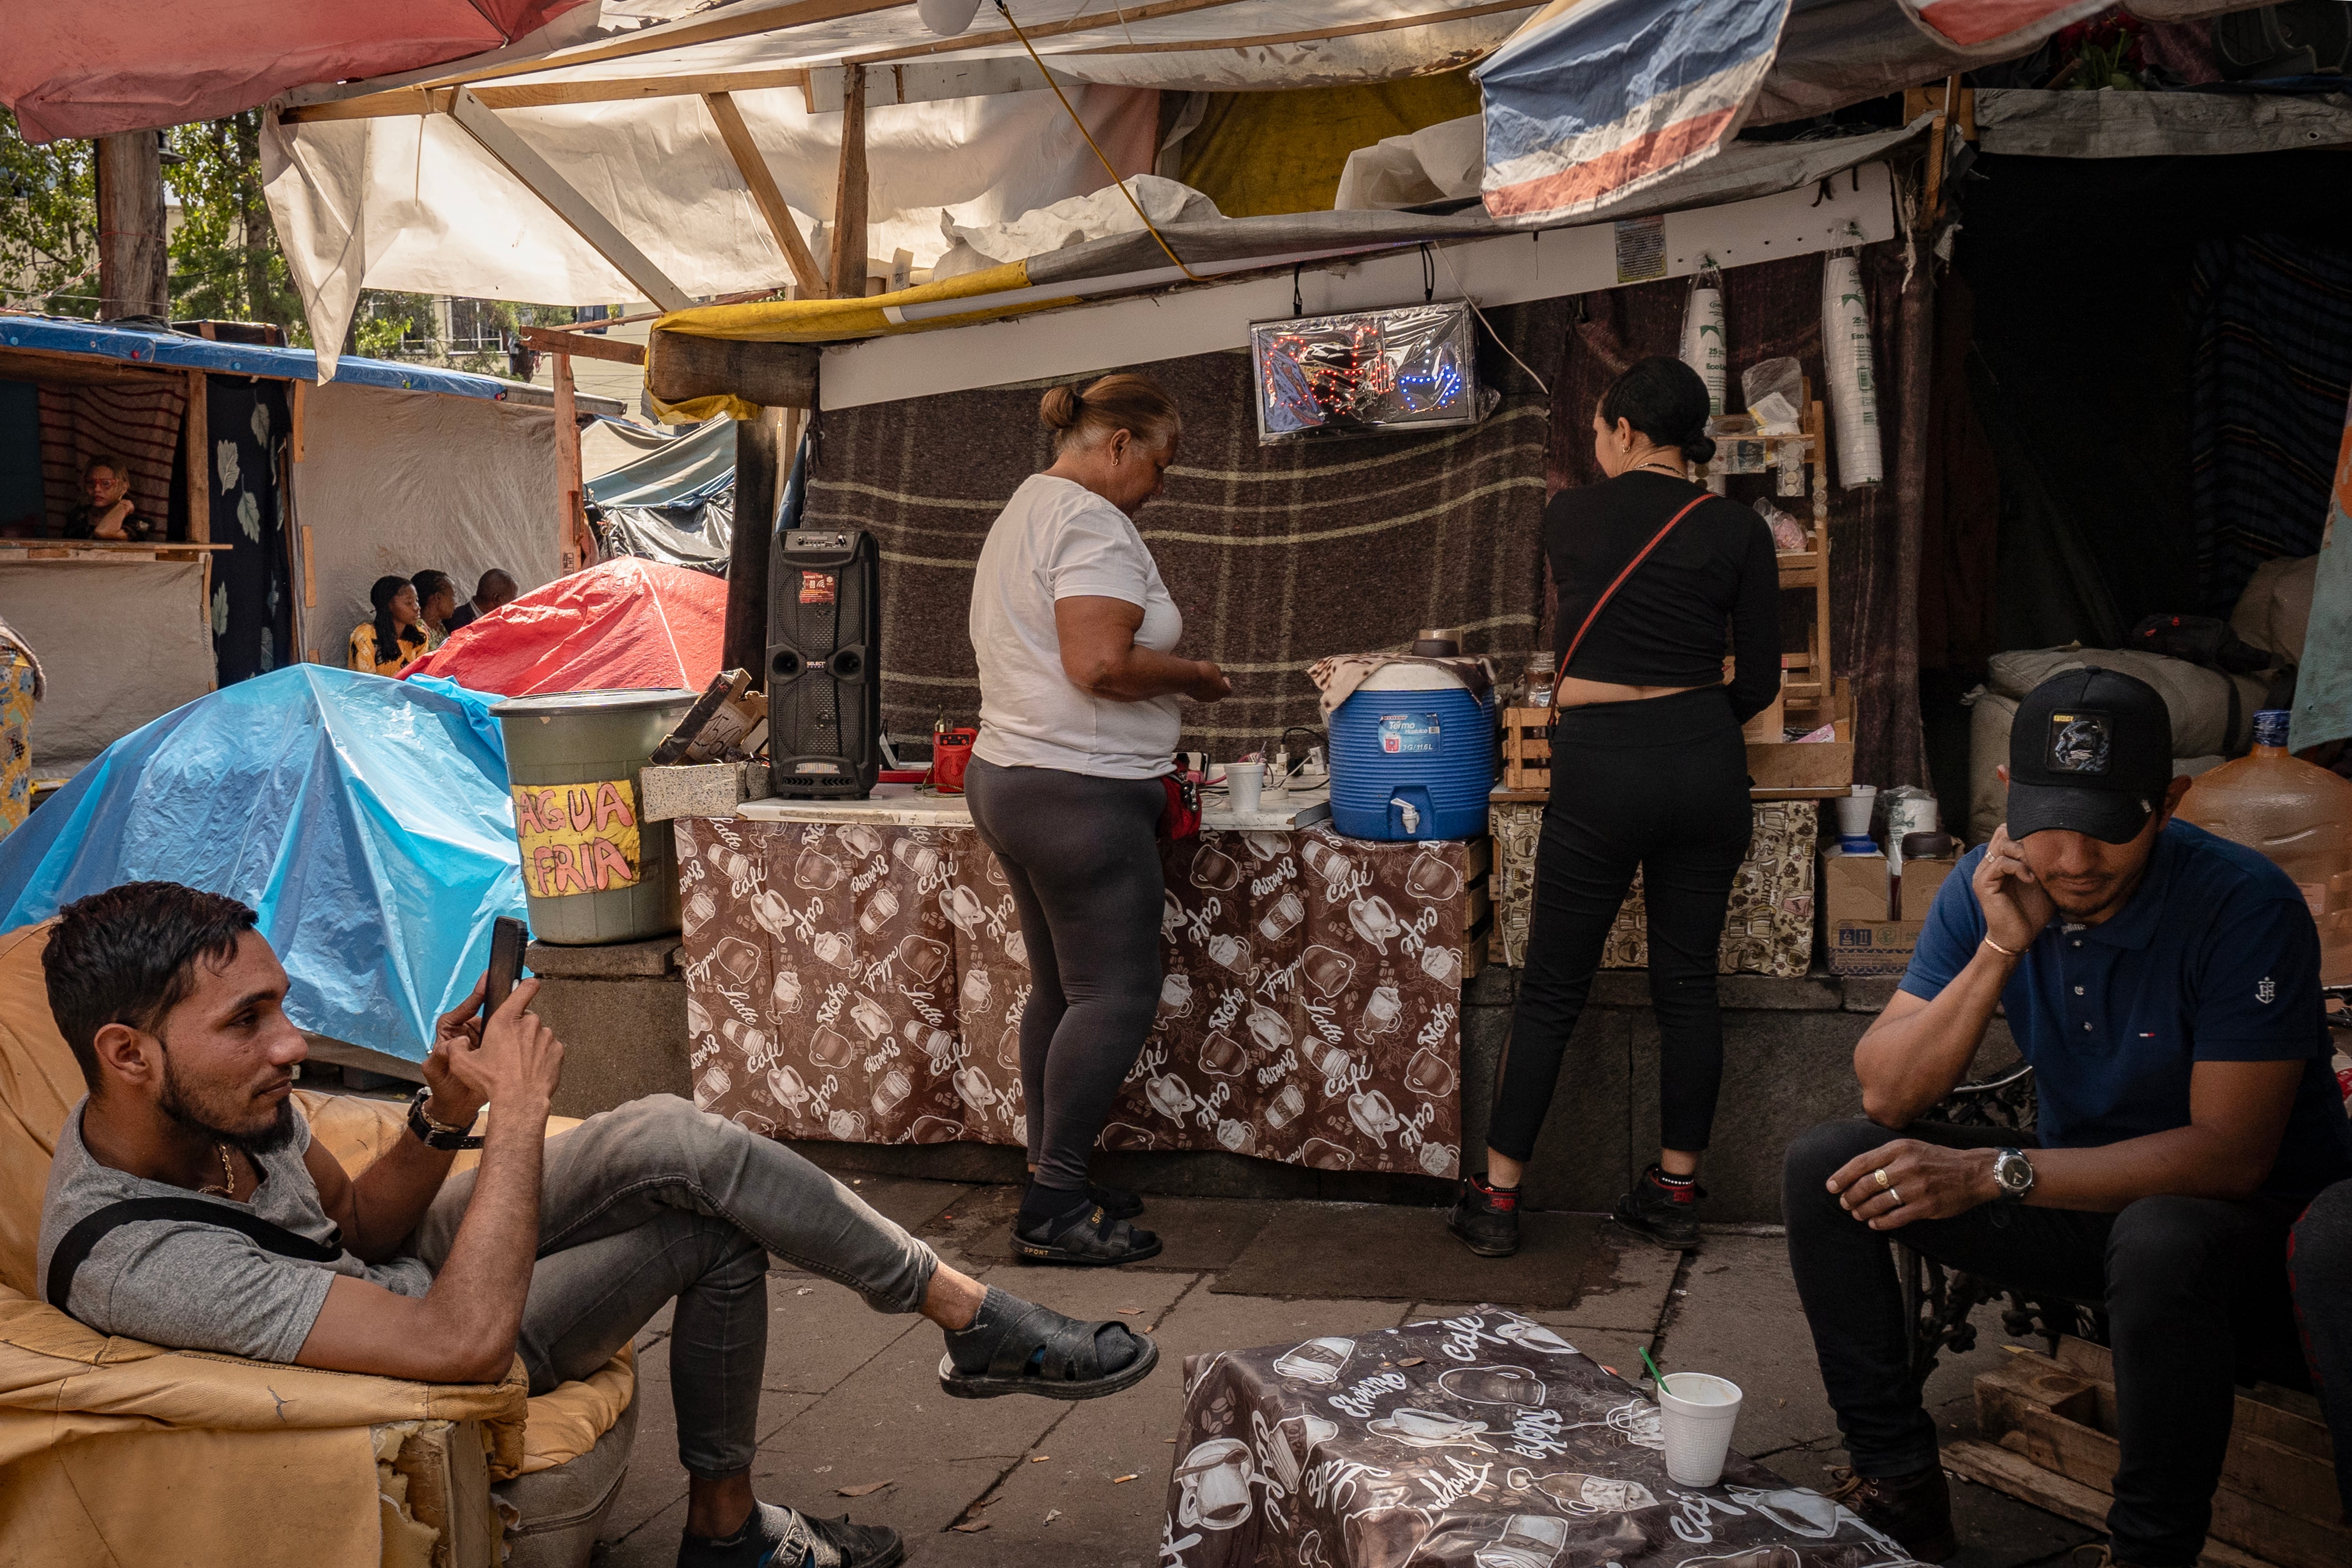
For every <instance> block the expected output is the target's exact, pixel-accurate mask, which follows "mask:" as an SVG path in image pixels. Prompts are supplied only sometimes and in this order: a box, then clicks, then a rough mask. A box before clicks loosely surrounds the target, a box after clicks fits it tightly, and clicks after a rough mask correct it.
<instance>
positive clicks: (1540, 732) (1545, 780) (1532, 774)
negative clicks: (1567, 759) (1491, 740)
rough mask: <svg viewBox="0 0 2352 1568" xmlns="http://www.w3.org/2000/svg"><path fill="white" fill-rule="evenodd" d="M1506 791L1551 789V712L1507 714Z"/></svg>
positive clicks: (1529, 710) (1517, 710)
mask: <svg viewBox="0 0 2352 1568" xmlns="http://www.w3.org/2000/svg"><path fill="white" fill-rule="evenodd" d="M1503 787H1504V788H1505V789H1514V790H1517V789H1538V790H1544V789H1549V788H1551V710H1550V709H1549V708H1506V709H1504V710H1503Z"/></svg>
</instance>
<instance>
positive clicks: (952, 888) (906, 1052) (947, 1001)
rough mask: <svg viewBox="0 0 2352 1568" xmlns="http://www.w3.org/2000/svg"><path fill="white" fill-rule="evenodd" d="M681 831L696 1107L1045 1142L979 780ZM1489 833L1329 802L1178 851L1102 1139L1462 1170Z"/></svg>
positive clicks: (1016, 963)
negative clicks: (1337, 818) (1387, 823)
mask: <svg viewBox="0 0 2352 1568" xmlns="http://www.w3.org/2000/svg"><path fill="white" fill-rule="evenodd" d="M1276 810H1277V811H1278V810H1279V808H1278V807H1276ZM755 812H764V813H766V814H768V815H766V816H760V815H755ZM1273 819H1274V820H1282V818H1281V817H1279V816H1276V817H1275V818H1273ZM1210 820H1211V821H1212V822H1213V821H1215V820H1217V814H1216V813H1215V812H1214V811H1213V812H1212V813H1211V815H1210ZM1293 820H1295V818H1293ZM677 850H678V864H679V877H680V881H681V887H680V892H681V903H682V907H683V910H684V922H685V923H684V927H683V938H684V942H685V948H686V960H687V963H686V980H687V986H688V1031H689V1037H690V1042H691V1061H692V1070H693V1076H694V1096H695V1101H696V1103H697V1104H698V1105H700V1106H701V1107H702V1108H703V1109H705V1110H713V1111H717V1112H719V1114H721V1115H725V1116H730V1117H732V1118H733V1119H734V1120H735V1121H738V1122H740V1123H741V1124H743V1125H745V1126H748V1127H751V1128H753V1129H754V1130H756V1131H761V1132H765V1133H768V1134H770V1135H772V1136H774V1137H779V1138H786V1139H818V1140H832V1141H835V1142H859V1143H909V1142H912V1143H944V1142H984V1143H1003V1144H1013V1145H1019V1144H1021V1143H1023V1142H1025V1141H1026V1136H1027V1125H1026V1122H1025V1120H1024V1107H1023V1101H1022V1089H1021V1071H1020V1018H1021V1009H1022V1006H1023V1004H1024V1002H1025V1001H1026V999H1027V997H1028V994H1029V985H1030V980H1029V968H1028V955H1027V952H1026V949H1025V945H1024V942H1023V940H1022V935H1021V931H1020V927H1019V924H1018V921H1017V920H1016V918H1015V914H1014V910H1013V898H1012V894H1011V891H1010V890H1009V889H1008V888H1007V886H1006V883H1005V881H1004V877H1003V870H1002V869H1001V868H999V867H998V866H997V864H996V860H995V857H994V856H993V855H992V854H991V853H990V852H989V850H988V847H986V846H985V845H984V844H982V842H981V839H980V837H979V834H978V833H977V831H976V830H974V829H973V827H972V826H971V818H970V815H969V812H968V810H967V809H966V808H965V807H964V806H963V805H962V803H961V801H960V800H956V799H952V798H949V799H941V798H940V797H936V796H918V797H910V798H894V799H885V800H880V801H874V802H841V803H822V802H814V801H759V802H751V803H747V805H746V806H745V807H744V808H743V814H742V815H740V816H733V817H725V818H709V817H688V818H681V819H679V821H678V822H677ZM1162 854H1163V858H1164V865H1165V869H1166V877H1167V889H1168V890H1167V898H1166V905H1165V914H1164V918H1163V921H1162V923H1161V937H1162V942H1161V955H1162V970H1163V979H1162V984H1161V988H1160V1006H1159V1011H1158V1016H1157V1017H1156V1018H1155V1020H1154V1022H1153V1025H1152V1028H1151V1032H1150V1037H1149V1038H1148V1039H1147V1041H1146V1043H1145V1045H1144V1048H1143V1053H1142V1055H1141V1057H1140V1058H1139V1059H1138V1060H1137V1062H1136V1064H1135V1067H1134V1069H1133V1070H1132V1071H1131V1072H1130V1073H1129V1075H1128V1079H1127V1082H1126V1084H1125V1086H1124V1088H1123V1089H1121V1091H1120V1094H1119V1098H1118V1101H1117V1102H1116V1103H1115V1104H1114V1106H1113V1108H1112V1111H1111V1116H1110V1121H1109V1123H1108V1125H1107V1126H1106V1128H1105V1129H1104V1131H1103V1137H1102V1146H1103V1147H1104V1148H1106V1149H1113V1150H1153V1151H1169V1150H1184V1149H1203V1150H1223V1151H1226V1152H1232V1153H1239V1154H1250V1155H1255V1156H1258V1157H1260V1158H1264V1159H1271V1160H1279V1161H1285V1162H1288V1163H1297V1164H1306V1165H1310V1166H1314V1167H1317V1168H1318V1169H1323V1170H1332V1171H1380V1172H1402V1173H1418V1174H1423V1175H1432V1176H1438V1177H1451V1176H1453V1175H1454V1174H1455V1173H1456V1172H1457V1170H1458V1169H1459V1163H1460V1148H1461V1099H1460V1085H1461V1034H1460V1023H1461V1002H1462V983H1463V980H1464V978H1465V957H1466V955H1467V952H1468V951H1469V948H1470V945H1471V942H1472V940H1473V936H1474V933H1475V941H1476V942H1478V943H1480V944H1482V945H1483V943H1484V941H1485V932H1484V930H1483V928H1482V927H1479V926H1478V925H1477V923H1476V922H1477V921H1479V920H1480V919H1481V918H1482V917H1483V911H1484V908H1485V904H1484V890H1483V885H1474V884H1478V883H1479V882H1480V879H1482V878H1483V875H1484V872H1485V858H1486V844H1485V842H1484V841H1475V842H1473V843H1470V844H1465V843H1461V842H1433V843H1397V844H1385V843H1370V842H1366V841H1363V840H1360V839H1350V838H1343V837H1339V835H1338V834H1336V833H1334V832H1332V831H1331V830H1330V828H1329V827H1328V826H1326V825H1324V824H1322V823H1320V822H1314V823H1310V824H1307V825H1304V826H1292V827H1289V828H1287V829H1284V828H1274V827H1249V828H1243V827H1232V828H1217V827H1207V828H1204V830H1203V831H1202V834H1201V836H1200V837H1198V838H1194V839H1186V840H1182V841H1180V842H1175V843H1169V844H1164V845H1163V846H1162ZM1465 928H1468V929H1465ZM1472 972H1473V973H1475V966H1472Z"/></svg>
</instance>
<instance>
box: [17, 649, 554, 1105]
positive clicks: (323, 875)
mask: <svg viewBox="0 0 2352 1568" xmlns="http://www.w3.org/2000/svg"><path fill="white" fill-rule="evenodd" d="M496 700H498V699H496V698H492V697H485V696H482V695H481V694H479V693H478V692H473V691H468V690H467V689H464V688H462V687H459V686H457V685H456V684H455V683H454V682H451V681H447V680H407V681H403V680H386V679H383V678H382V677H380V676H374V675H362V674H358V673H356V672H354V671H352V670H344V669H334V668H329V667H327V666H325V665H317V664H298V665H293V666H290V667H289V668H285V669H281V670H278V671H276V672H274V673H272V674H269V675H265V676H261V677H258V678H257V679H252V680H247V681H240V682H238V683H237V684H236V685H235V686H231V687H228V688H226V689H223V690H220V691H215V692H214V693H213V694H212V695H210V696H208V697H202V698H199V699H197V700H195V701H194V702H191V703H188V704H187V705H186V706H184V707H182V708H177V709H174V710H173V711H171V712H169V713H166V714H164V715H163V717H162V718H161V719H158V720H155V721H153V722H152V723H150V724H148V725H146V726H144V727H143V728H141V729H138V730H134V731H131V733H130V734H128V735H125V736H124V737H122V739H121V740H120V741H117V742H114V744H113V745H111V746H109V747H108V748H107V749H106V750H105V751H104V752H100V755H99V757H98V760H97V761H95V762H93V763H90V764H89V766H88V767H86V768H84V769H83V770H82V771H81V772H80V773H78V774H76V775H75V777H74V780H73V782H72V783H71V784H68V785H67V786H66V787H65V788H64V789H62V790H60V791H58V794H57V795H56V796H55V797H54V798H52V799H51V800H49V801H48V802H47V804H45V805H42V807H41V808H40V809H39V810H38V811H37V812H35V813H33V815H32V816H30V817H28V818H26V822H25V825H24V826H22V827H19V828H18V829H17V830H16V832H14V833H12V834H10V835H9V836H8V837H6V838H5V839H0V908H5V910H6V912H5V915H0V930H14V929H15V928H16V927H18V926H23V925H29V924H31V923H33V922H34V921H44V920H47V919H48V918H49V917H50V916H51V915H53V914H55V913H57V911H58V906H60V905H61V904H67V903H70V902H72V901H73V900H76V899H78V898H80V897H82V896H83V895H84V894H87V893H94V892H99V891H100V890H102V889H107V888H110V887H113V886H115V885H116V884H118V883H121V882H135V881H144V880H163V881H173V882H184V883H187V884H188V885H189V886H191V887H196V888H203V889H206V890H208V891H211V892H216V893H226V894H228V895H230V896H231V897H234V898H237V899H242V900H245V901H246V902H247V903H248V904H250V905H252V906H253V907H254V909H255V910H257V911H258V912H259V914H260V916H261V931H262V934H263V935H265V936H267V937H268V939H269V942H270V945H271V946H272V947H274V948H276V949H277V951H278V958H279V960H280V961H281V962H282V963H284V964H285V965H286V973H287V975H288V977H289V980H290V981H291V986H290V989H289V991H288V993H287V997H286V1011H287V1014H288V1016H290V1017H291V1018H292V1019H293V1020H294V1022H295V1023H296V1024H297V1025H298V1026H300V1027H302V1028H305V1029H309V1030H311V1031H312V1032H314V1033H317V1034H321V1035H327V1036H331V1037H333V1038H335V1039H339V1040H347V1041H349V1042H351V1043H352V1044H353V1045H359V1046H365V1047H369V1048H370V1049H372V1050H378V1051H383V1052H387V1053H389V1054H391V1055H393V1056H396V1057H404V1058H408V1059H409V1060H411V1061H420V1060H422V1059H423V1058H424V1057H425V1052H426V1051H427V1050H428V1049H430V1048H431V1046H432V1042H433V1020H434V1018H435V1017H436V1016H437V1015H439V1014H441V1013H443V1012H446V1011H447V1010H448V1009H449V1008H450V1007H452V1006H454V1005H457V1003H458V1002H460V1001H462V1000H464V998H465V994H466V993H467V991H469V990H471V989H472V988H473V984H474V981H475V980H476V979H477V978H478V976H479V975H480V974H481V973H482V971H483V969H484V968H486V967H487V966H488V963H489V952H490V922H491V921H492V920H494V919H495V918H496V917H498V916H499V915H511V916H513V917H515V918H516V919H518V920H520V919H522V918H523V917H524V911H523V892H522V870H521V865H520V857H519V854H518V851H517V849H516V847H515V836H514V816H513V811H512V807H511V806H510V805H509V799H508V795H507V765H506V752H505V749H504V747H503V746H502V745H501V744H500V742H499V731H498V722H497V721H496V720H494V719H492V718H491V717H490V716H489V704H490V703H491V702H494V701H496Z"/></svg>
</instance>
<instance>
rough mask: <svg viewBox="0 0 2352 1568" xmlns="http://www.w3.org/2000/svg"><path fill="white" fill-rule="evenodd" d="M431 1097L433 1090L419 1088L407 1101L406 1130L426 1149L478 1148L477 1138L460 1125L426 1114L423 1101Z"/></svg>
mask: <svg viewBox="0 0 2352 1568" xmlns="http://www.w3.org/2000/svg"><path fill="white" fill-rule="evenodd" d="M432 1098H433V1090H432V1089H431V1088H429V1087H427V1088H425V1089H418V1090H417V1091H416V1093H415V1096H414V1097H413V1098H412V1099H411V1100H409V1102H408V1130H409V1131H411V1132H414V1133H415V1134H416V1137H417V1141H418V1142H421V1143H423V1144H424V1145H425V1147H426V1148H427V1149H451V1150H454V1149H478V1148H480V1147H481V1146H482V1141H481V1140H480V1139H479V1138H474V1137H469V1136H468V1135H467V1131H466V1130H465V1129H464V1128H462V1127H451V1126H448V1125H446V1124H445V1123H443V1122H439V1121H434V1120H433V1118H432V1117H431V1116H430V1115H428V1114H426V1112H425V1101H426V1100H430V1099H432Z"/></svg>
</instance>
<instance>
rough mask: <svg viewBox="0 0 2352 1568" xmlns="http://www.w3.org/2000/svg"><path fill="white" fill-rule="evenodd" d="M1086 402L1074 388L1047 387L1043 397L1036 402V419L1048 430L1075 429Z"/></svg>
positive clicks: (1083, 396) (1084, 409) (1083, 412)
mask: <svg viewBox="0 0 2352 1568" xmlns="http://www.w3.org/2000/svg"><path fill="white" fill-rule="evenodd" d="M1086 401H1087V400H1086V397H1085V395H1083V394H1081V393H1080V392H1079V391H1078V389H1077V388H1076V387H1075V386H1050V387H1047V388H1046V389H1045V396H1043V397H1041V398H1039V399H1038V400H1037V417H1038V418H1039V419H1040V420H1042V421H1044V423H1045V428H1046V429H1048V430H1071V429H1076V427H1077V423H1078V420H1079V418H1080V417H1081V416H1083V415H1084V414H1085V412H1086Z"/></svg>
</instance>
